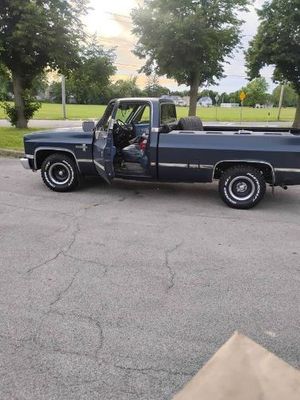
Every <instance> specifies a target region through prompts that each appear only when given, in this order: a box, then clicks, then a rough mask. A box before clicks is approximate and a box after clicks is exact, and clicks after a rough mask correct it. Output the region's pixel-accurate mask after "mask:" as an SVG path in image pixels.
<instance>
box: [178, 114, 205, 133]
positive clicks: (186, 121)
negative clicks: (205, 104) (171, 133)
mask: <svg viewBox="0 0 300 400" xmlns="http://www.w3.org/2000/svg"><path fill="white" fill-rule="evenodd" d="M178 129H179V130H182V131H203V124H202V121H201V119H200V118H198V117H185V118H180V120H179V121H178Z"/></svg>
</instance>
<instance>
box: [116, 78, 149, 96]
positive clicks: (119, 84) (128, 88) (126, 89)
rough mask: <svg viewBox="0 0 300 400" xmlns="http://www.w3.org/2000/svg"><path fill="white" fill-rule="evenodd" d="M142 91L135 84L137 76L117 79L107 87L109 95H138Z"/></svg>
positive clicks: (141, 94)
mask: <svg viewBox="0 0 300 400" xmlns="http://www.w3.org/2000/svg"><path fill="white" fill-rule="evenodd" d="M140 96H143V91H142V90H141V89H140V88H139V87H138V85H137V77H133V78H130V79H128V80H122V79H120V80H118V81H116V82H115V83H114V84H112V85H111V86H110V87H109V97H110V98H118V97H140Z"/></svg>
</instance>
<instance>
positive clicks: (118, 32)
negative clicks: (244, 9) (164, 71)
mask: <svg viewBox="0 0 300 400" xmlns="http://www.w3.org/2000/svg"><path fill="white" fill-rule="evenodd" d="M263 2H264V0H256V1H253V3H254V5H253V6H251V8H250V12H248V13H241V19H242V20H244V21H245V23H244V24H243V26H242V38H241V42H242V49H241V50H236V51H235V52H234V53H233V57H232V58H231V59H229V60H228V61H229V63H228V64H225V75H227V77H226V78H223V79H221V80H220V81H219V82H218V85H216V86H213V87H209V88H210V89H214V90H216V91H218V92H220V93H222V92H233V91H235V90H238V89H240V88H241V87H242V86H244V85H246V84H247V82H248V81H247V79H246V70H245V65H244V64H245V59H244V54H243V51H244V50H245V49H247V47H248V43H249V41H250V40H251V38H252V37H253V36H254V35H255V33H256V29H257V27H258V23H259V22H258V17H257V14H256V11H255V8H260V7H261V5H262V4H263ZM142 3H143V0H90V11H89V14H88V16H87V17H86V19H85V23H86V24H87V28H88V31H89V32H90V33H96V35H97V37H98V40H99V42H100V43H101V44H102V45H103V46H104V47H105V48H111V47H115V48H116V55H117V59H116V65H117V68H118V72H117V74H116V76H115V77H114V78H113V79H114V80H117V79H128V78H130V77H132V76H138V84H139V86H141V87H144V86H145V84H146V82H147V78H146V77H145V76H143V75H141V74H138V70H139V68H140V67H141V66H142V65H143V60H139V59H138V58H137V57H135V56H134V54H132V50H133V48H134V45H135V43H136V41H137V39H136V38H135V37H134V36H133V35H132V34H131V29H132V23H131V18H130V13H131V10H132V9H133V8H134V7H137V6H138V5H142ZM262 76H264V77H265V78H266V79H267V81H268V83H269V91H272V89H273V88H274V87H275V85H274V83H273V82H272V79H271V77H272V68H271V67H267V68H265V69H264V70H262ZM160 84H161V85H163V86H167V87H169V88H170V89H171V90H177V89H178V85H177V83H176V82H175V81H173V80H169V79H167V78H165V77H161V78H160ZM184 89H186V88H185V87H184V86H180V87H179V90H184Z"/></svg>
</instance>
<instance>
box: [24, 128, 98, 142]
mask: <svg viewBox="0 0 300 400" xmlns="http://www.w3.org/2000/svg"><path fill="white" fill-rule="evenodd" d="M91 135H92V132H84V131H83V130H82V128H81V127H78V128H74V127H73V128H58V129H51V130H50V129H49V130H45V131H38V132H32V133H28V134H26V135H24V141H26V142H31V141H37V140H39V141H40V140H42V141H44V140H49V139H55V140H59V139H60V138H73V139H74V138H78V139H82V138H84V137H85V136H87V137H90V136H91Z"/></svg>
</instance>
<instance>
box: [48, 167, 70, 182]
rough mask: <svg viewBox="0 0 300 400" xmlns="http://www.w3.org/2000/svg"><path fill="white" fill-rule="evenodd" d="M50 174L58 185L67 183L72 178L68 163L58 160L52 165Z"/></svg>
mask: <svg viewBox="0 0 300 400" xmlns="http://www.w3.org/2000/svg"><path fill="white" fill-rule="evenodd" d="M48 174H49V178H50V179H51V180H52V182H53V183H55V184H56V185H65V184H66V183H67V182H68V180H69V179H70V176H71V171H70V169H69V168H68V167H67V165H66V164H63V163H61V162H56V163H53V164H52V165H51V166H50V168H49V171H48Z"/></svg>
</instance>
